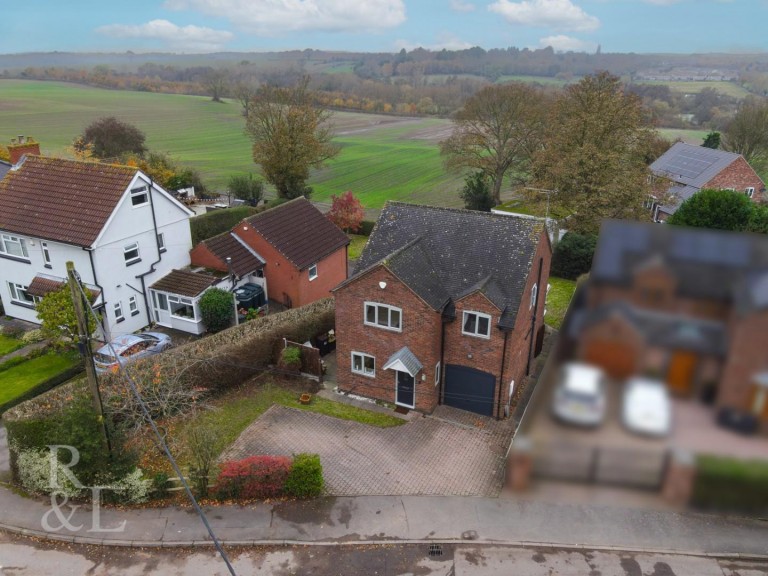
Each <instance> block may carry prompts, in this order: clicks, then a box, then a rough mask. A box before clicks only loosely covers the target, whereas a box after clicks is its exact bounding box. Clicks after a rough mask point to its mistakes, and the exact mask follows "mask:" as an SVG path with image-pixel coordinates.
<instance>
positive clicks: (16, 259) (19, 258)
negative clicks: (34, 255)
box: [0, 254, 32, 264]
mask: <svg viewBox="0 0 768 576" xmlns="http://www.w3.org/2000/svg"><path fill="white" fill-rule="evenodd" d="M0 258H5V259H6V260H13V261H14V262H23V263H24V264H32V260H30V259H29V258H24V257H23V256H12V255H11V254H0Z"/></svg>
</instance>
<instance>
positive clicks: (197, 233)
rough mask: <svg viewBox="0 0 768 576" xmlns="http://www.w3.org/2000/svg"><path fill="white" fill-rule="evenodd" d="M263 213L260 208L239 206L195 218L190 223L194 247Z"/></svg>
mask: <svg viewBox="0 0 768 576" xmlns="http://www.w3.org/2000/svg"><path fill="white" fill-rule="evenodd" d="M261 211H262V210H261V209H260V208H253V207H252V206H238V207H237V208H227V209H221V210H214V211H213V212H207V213H206V214H201V215H200V216H195V217H194V218H192V219H190V221H189V225H190V229H191V230H192V245H193V246H196V245H197V244H199V243H200V242H202V241H203V240H207V239H208V238H212V237H213V236H217V235H218V234H221V233H223V232H228V231H229V230H231V229H232V228H233V227H234V226H235V224H237V223H238V222H240V221H241V220H243V219H245V218H248V217H249V216H253V215H254V214H258V213H259V212H261Z"/></svg>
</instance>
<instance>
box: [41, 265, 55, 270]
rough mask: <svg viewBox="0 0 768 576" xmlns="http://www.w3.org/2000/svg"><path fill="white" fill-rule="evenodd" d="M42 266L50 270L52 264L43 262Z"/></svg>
mask: <svg viewBox="0 0 768 576" xmlns="http://www.w3.org/2000/svg"><path fill="white" fill-rule="evenodd" d="M43 268H48V270H52V269H53V266H52V265H50V264H43Z"/></svg>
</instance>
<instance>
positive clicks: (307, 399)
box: [299, 392, 312, 405]
mask: <svg viewBox="0 0 768 576" xmlns="http://www.w3.org/2000/svg"><path fill="white" fill-rule="evenodd" d="M299 402H301V403H302V404H304V405H307V404H309V403H310V402H312V394H309V393H307V392H305V393H304V394H302V395H301V396H299Z"/></svg>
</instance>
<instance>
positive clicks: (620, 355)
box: [583, 340, 636, 379]
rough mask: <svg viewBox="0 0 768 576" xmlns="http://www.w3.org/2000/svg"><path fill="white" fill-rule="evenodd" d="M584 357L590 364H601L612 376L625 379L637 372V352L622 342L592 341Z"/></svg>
mask: <svg viewBox="0 0 768 576" xmlns="http://www.w3.org/2000/svg"><path fill="white" fill-rule="evenodd" d="M583 359H584V361H585V362H588V363H589V364H594V365H595V366H600V367H601V368H602V369H603V370H605V372H606V374H608V375H609V376H611V377H612V378H617V379H624V378H626V377H628V376H631V375H632V374H634V373H635V367H636V360H635V354H634V352H633V351H632V348H630V347H629V346H627V345H626V344H622V343H620V342H609V341H606V340H595V341H593V342H590V343H589V345H588V346H587V347H586V351H585V353H584V356H583Z"/></svg>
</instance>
